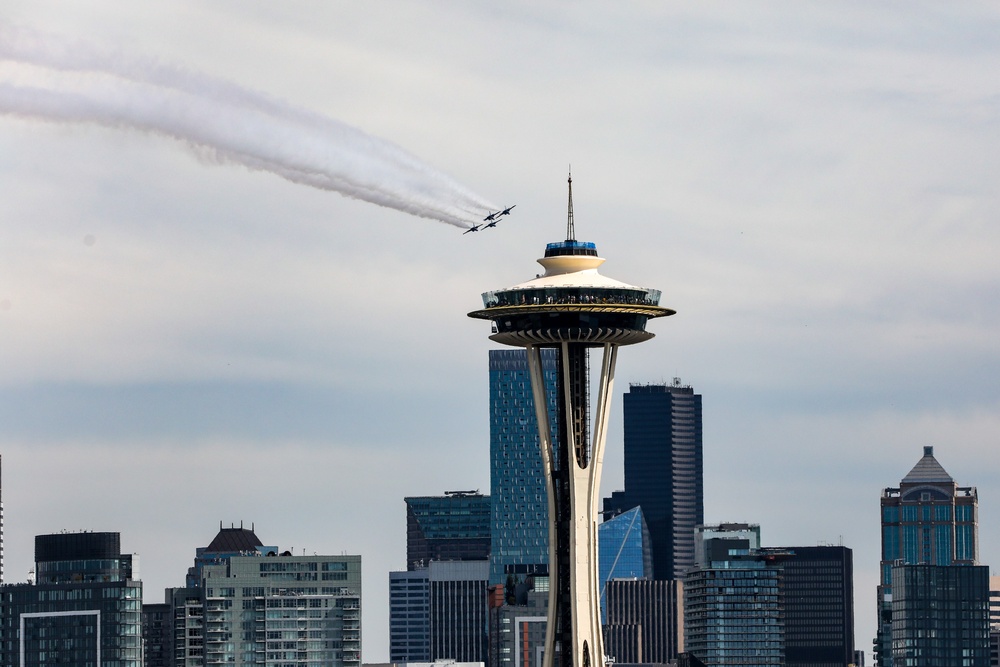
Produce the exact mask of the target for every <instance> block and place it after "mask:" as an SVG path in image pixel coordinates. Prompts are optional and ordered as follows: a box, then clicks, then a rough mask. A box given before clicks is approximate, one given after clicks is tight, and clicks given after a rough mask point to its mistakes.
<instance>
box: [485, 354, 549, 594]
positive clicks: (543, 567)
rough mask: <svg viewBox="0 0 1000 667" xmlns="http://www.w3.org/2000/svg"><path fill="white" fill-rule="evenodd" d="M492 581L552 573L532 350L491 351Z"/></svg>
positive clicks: (545, 356)
mask: <svg viewBox="0 0 1000 667" xmlns="http://www.w3.org/2000/svg"><path fill="white" fill-rule="evenodd" d="M542 368H543V373H544V375H545V384H546V387H545V397H546V401H547V403H548V405H547V408H548V412H549V423H550V424H552V425H553V428H552V432H551V433H550V437H552V438H553V440H554V441H556V442H558V437H557V434H556V433H555V424H556V419H555V415H556V392H555V385H556V354H555V350H542ZM490 504H491V513H492V517H491V520H490V539H491V545H490V583H491V584H506V583H507V576H508V575H514V576H516V577H517V578H523V577H525V576H527V575H529V574H535V573H547V572H548V562H549V506H548V500H547V498H546V496H545V472H544V470H543V468H542V452H541V445H540V444H539V439H538V419H537V418H536V417H535V399H534V398H533V396H532V392H531V379H530V378H529V376H528V354H527V352H525V351H524V350H521V349H510V350H490Z"/></svg>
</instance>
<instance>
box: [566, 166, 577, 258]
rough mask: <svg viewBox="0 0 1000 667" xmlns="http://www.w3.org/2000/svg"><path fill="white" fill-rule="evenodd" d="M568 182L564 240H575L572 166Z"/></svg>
mask: <svg viewBox="0 0 1000 667" xmlns="http://www.w3.org/2000/svg"><path fill="white" fill-rule="evenodd" d="M566 182H567V183H569V205H568V206H567V209H566V240H567V241H575V240H576V230H574V229H573V167H572V166H570V169H569V178H568V179H567V180H566Z"/></svg>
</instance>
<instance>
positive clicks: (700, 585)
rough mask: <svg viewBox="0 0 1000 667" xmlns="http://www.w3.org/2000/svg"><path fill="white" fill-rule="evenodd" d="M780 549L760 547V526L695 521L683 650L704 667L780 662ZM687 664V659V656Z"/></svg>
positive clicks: (782, 634) (772, 666)
mask: <svg viewBox="0 0 1000 667" xmlns="http://www.w3.org/2000/svg"><path fill="white" fill-rule="evenodd" d="M789 555H790V554H789V552H788V551H787V550H785V549H763V548H761V547H760V526H757V525H749V524H739V523H735V524H719V525H717V526H699V527H698V529H697V532H696V533H695V566H694V567H693V568H691V569H690V570H689V571H688V574H687V578H686V580H685V583H684V650H685V652H687V653H690V654H691V655H692V656H693V657H694V658H695V659H697V660H698V661H701V663H703V664H705V665H707V666H708V667H716V666H721V665H740V666H741V667H751V666H762V667H763V666H767V667H778V666H780V665H784V649H785V626H784V618H783V614H782V609H781V586H782V562H783V561H784V560H785V559H786V558H787V557H788V556H789ZM688 664H691V661H688Z"/></svg>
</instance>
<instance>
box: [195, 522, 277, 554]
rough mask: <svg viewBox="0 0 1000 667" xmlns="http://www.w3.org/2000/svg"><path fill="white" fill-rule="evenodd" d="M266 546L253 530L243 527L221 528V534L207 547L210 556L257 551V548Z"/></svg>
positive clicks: (206, 551)
mask: <svg viewBox="0 0 1000 667" xmlns="http://www.w3.org/2000/svg"><path fill="white" fill-rule="evenodd" d="M262 546H264V543H263V542H261V541H260V538H258V537H257V535H255V534H254V532H253V530H252V529H251V530H248V529H246V528H244V527H243V526H240V527H239V528H235V527H233V528H222V527H221V526H220V527H219V534H218V535H216V536H215V539H214V540H212V543H211V544H209V545H208V546H207V547H205V553H208V554H227V553H240V552H242V551H257V547H262Z"/></svg>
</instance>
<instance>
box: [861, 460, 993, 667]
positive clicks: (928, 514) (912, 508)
mask: <svg viewBox="0 0 1000 667" xmlns="http://www.w3.org/2000/svg"><path fill="white" fill-rule="evenodd" d="M880 509H881V519H882V559H881V567H880V577H879V585H878V589H877V599H878V619H879V627H878V633H877V635H876V638H875V641H874V642H873V644H874V653H875V664H876V665H882V667H889V666H891V665H892V664H894V663H893V658H892V654H893V651H892V650H891V645H890V642H889V638H890V637H891V630H892V608H893V606H892V600H893V590H892V568H893V565H895V564H899V563H902V564H909V565H918V564H925V565H977V564H978V562H979V540H978V536H979V528H978V526H979V517H978V511H979V496H978V493H977V491H976V487H974V486H958V484H956V483H955V480H954V479H952V477H951V475H949V474H948V473H947V471H945V469H944V468H943V467H942V466H941V464H940V463H938V461H937V459H935V458H934V448H933V447H924V455H923V457H921V459H920V460H919V461H917V464H916V465H915V466H913V469H912V470H910V472H909V473H907V474H906V476H905V477H904V478H903V479H902V481H901V482H900V483H899V486H898V487H889V488H886V489H883V490H882V498H881V503H880Z"/></svg>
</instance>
